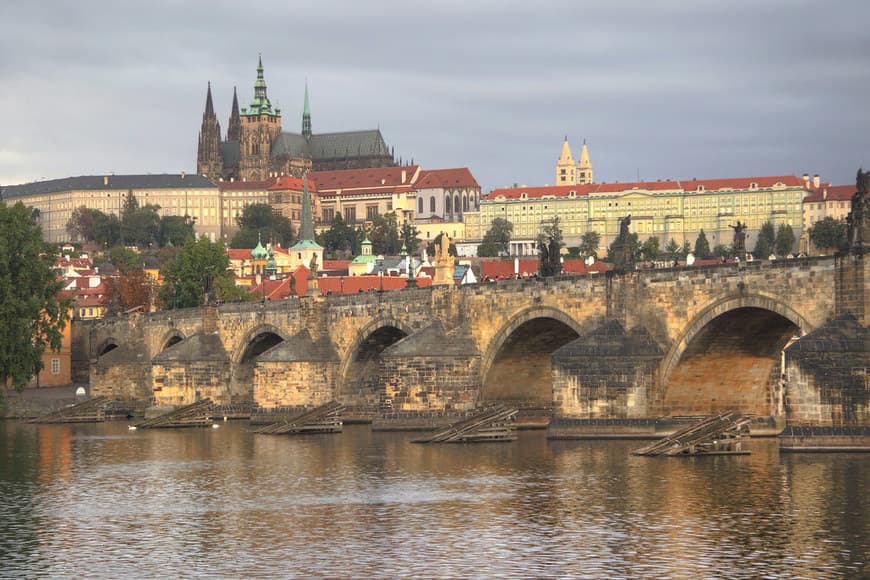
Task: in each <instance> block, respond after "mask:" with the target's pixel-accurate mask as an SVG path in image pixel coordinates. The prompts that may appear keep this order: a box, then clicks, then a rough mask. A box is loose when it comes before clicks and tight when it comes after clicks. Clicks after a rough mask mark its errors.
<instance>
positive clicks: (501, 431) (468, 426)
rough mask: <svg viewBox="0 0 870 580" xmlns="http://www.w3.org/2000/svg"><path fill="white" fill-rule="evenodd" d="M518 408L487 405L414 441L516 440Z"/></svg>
mask: <svg viewBox="0 0 870 580" xmlns="http://www.w3.org/2000/svg"><path fill="white" fill-rule="evenodd" d="M517 412H518V411H517V409H515V408H512V407H505V406H503V405H497V406H494V407H486V408H483V409H481V410H480V411H479V412H477V413H475V414H474V415H472V416H471V417H469V418H468V419H464V420H462V421H459V422H457V423H454V424H452V425H450V426H448V427H446V428H444V429H441V430H438V431H435V432H434V433H432V434H430V435H428V436H426V437H421V438H419V439H415V440H414V441H413V442H414V443H482V442H487V441H493V442H495V441H516V439H517V434H516V429H515V421H516V417H517Z"/></svg>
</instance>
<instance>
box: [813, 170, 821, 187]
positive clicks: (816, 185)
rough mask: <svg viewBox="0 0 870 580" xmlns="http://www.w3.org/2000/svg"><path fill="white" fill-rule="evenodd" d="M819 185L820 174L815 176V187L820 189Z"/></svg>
mask: <svg viewBox="0 0 870 580" xmlns="http://www.w3.org/2000/svg"><path fill="white" fill-rule="evenodd" d="M819 183H820V180H819V174H818V173H816V174H815V175H813V187H818V186H819Z"/></svg>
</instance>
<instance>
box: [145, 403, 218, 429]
mask: <svg viewBox="0 0 870 580" xmlns="http://www.w3.org/2000/svg"><path fill="white" fill-rule="evenodd" d="M211 408H212V402H211V399H203V400H202V401H197V402H196V403H191V404H190V405H185V406H184V407H179V408H178V409H176V410H174V411H170V412H169V413H166V414H165V415H160V416H159V417H154V418H152V419H146V420H145V421H142V422H141V423H137V424H136V428H137V429H171V428H174V427H208V426H209V425H211V424H212V420H211V415H212V412H211Z"/></svg>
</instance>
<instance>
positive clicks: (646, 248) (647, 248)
mask: <svg viewBox="0 0 870 580" xmlns="http://www.w3.org/2000/svg"><path fill="white" fill-rule="evenodd" d="M660 253H661V250H660V249H659V239H658V238H657V237H656V236H651V237H649V238H647V239H646V241H644V243H643V244H642V245H641V247H640V254H641V256H642V257H643V259H644V260H657V259H658V257H659V254H660Z"/></svg>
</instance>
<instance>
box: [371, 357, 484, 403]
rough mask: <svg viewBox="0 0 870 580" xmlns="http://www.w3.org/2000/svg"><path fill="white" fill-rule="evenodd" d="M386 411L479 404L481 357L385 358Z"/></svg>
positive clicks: (381, 374)
mask: <svg viewBox="0 0 870 580" xmlns="http://www.w3.org/2000/svg"><path fill="white" fill-rule="evenodd" d="M380 379H381V384H383V386H384V387H383V388H384V407H385V408H384V411H385V412H389V411H403V412H404V411H415V412H416V411H433V410H437V411H466V410H469V409H473V408H474V407H475V404H476V403H477V394H478V392H479V390H480V357H479V356H464V357H460V356H426V355H422V356H420V355H418V356H407V357H397V356H390V357H384V359H383V360H382V361H381V365H380Z"/></svg>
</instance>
